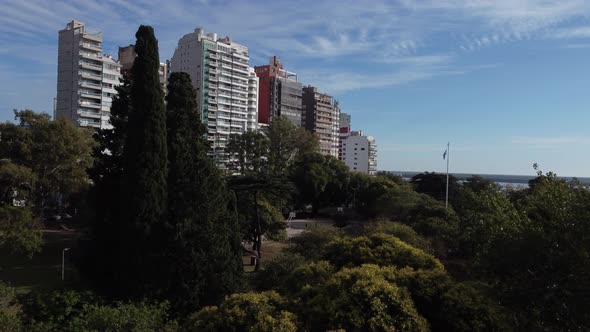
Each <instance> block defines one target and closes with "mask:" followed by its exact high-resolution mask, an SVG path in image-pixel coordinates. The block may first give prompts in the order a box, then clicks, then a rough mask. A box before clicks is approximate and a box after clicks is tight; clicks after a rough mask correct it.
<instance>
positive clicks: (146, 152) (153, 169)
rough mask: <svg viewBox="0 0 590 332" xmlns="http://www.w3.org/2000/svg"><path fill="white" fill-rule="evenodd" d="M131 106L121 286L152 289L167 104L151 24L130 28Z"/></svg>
mask: <svg viewBox="0 0 590 332" xmlns="http://www.w3.org/2000/svg"><path fill="white" fill-rule="evenodd" d="M135 37H136V38H137V41H136V43H135V52H136V53H137V57H136V58H135V62H134V63H133V68H132V76H133V82H132V84H131V98H130V101H131V110H130V112H129V122H128V131H127V136H126V139H125V146H124V150H123V165H124V178H123V181H122V190H121V192H122V193H123V194H124V196H123V201H124V203H125V205H124V211H123V216H122V217H123V218H122V223H121V228H120V229H119V230H113V231H123V233H124V234H126V235H127V239H125V240H126V241H127V242H126V243H125V244H123V245H122V252H121V253H120V255H119V257H120V259H121V261H120V263H121V266H120V275H119V276H120V286H121V287H122V288H121V289H122V290H127V291H129V292H130V295H135V296H145V295H152V294H153V295H155V294H158V292H159V291H161V290H162V288H161V285H162V282H163V279H164V278H165V276H163V275H162V271H163V269H162V268H163V265H164V264H165V258H164V252H163V251H164V248H165V247H164V246H165V241H164V238H165V234H166V230H167V223H166V203H167V189H166V187H167V180H166V179H167V174H168V169H167V146H166V109H165V105H164V96H163V92H162V87H161V86H160V78H159V74H158V70H159V66H160V60H159V55H158V41H157V40H156V37H155V35H154V30H153V28H152V27H150V26H143V25H142V26H140V27H139V29H138V30H137V33H136V34H135Z"/></svg>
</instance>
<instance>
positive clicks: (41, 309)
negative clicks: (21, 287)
mask: <svg viewBox="0 0 590 332" xmlns="http://www.w3.org/2000/svg"><path fill="white" fill-rule="evenodd" d="M18 303H19V305H20V307H21V311H20V318H21V320H22V322H23V324H24V325H25V326H27V328H28V330H33V331H34V330H35V329H34V328H37V329H38V330H40V331H59V330H61V329H63V328H64V327H66V326H68V325H69V323H70V322H71V321H72V320H73V319H74V318H76V317H79V316H81V315H83V314H84V312H85V310H86V307H87V306H89V305H94V304H100V303H102V300H101V299H100V298H99V297H98V296H96V294H94V293H93V292H90V291H75V290H34V291H32V292H30V293H24V294H22V295H20V297H19V299H18Z"/></svg>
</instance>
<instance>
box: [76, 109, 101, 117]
mask: <svg viewBox="0 0 590 332" xmlns="http://www.w3.org/2000/svg"><path fill="white" fill-rule="evenodd" d="M78 115H79V116H81V117H86V118H93V119H100V118H101V115H100V113H95V112H88V111H81V110H78Z"/></svg>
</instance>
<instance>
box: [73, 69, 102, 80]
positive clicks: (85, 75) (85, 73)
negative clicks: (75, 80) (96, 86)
mask: <svg viewBox="0 0 590 332" xmlns="http://www.w3.org/2000/svg"><path fill="white" fill-rule="evenodd" d="M79 74H80V76H82V77H83V78H89V79H91V80H98V81H100V80H102V75H100V74H95V73H92V72H89V71H80V72H79Z"/></svg>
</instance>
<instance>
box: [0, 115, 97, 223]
mask: <svg viewBox="0 0 590 332" xmlns="http://www.w3.org/2000/svg"><path fill="white" fill-rule="evenodd" d="M14 114H15V119H17V120H18V124H12V123H4V124H1V125H0V132H1V133H2V140H1V141H0V153H1V154H2V155H0V158H1V159H8V160H10V161H11V162H12V163H14V164H16V165H18V166H21V167H27V168H28V169H30V171H31V172H32V174H33V175H34V178H35V179H36V181H35V182H34V188H33V189H32V191H31V194H32V201H33V202H32V204H29V205H30V206H31V207H32V209H33V212H34V214H35V215H36V216H40V217H44V216H46V215H47V214H48V213H49V212H50V210H55V209H63V208H68V206H69V204H70V201H69V199H70V196H71V195H73V194H75V193H77V192H80V191H81V190H85V189H86V188H87V186H88V184H89V181H88V175H87V173H86V170H87V168H88V167H90V166H91V164H92V159H91V155H90V150H91V148H92V142H91V137H90V132H89V131H87V130H84V129H79V128H76V127H75V126H74V125H73V124H72V123H71V121H68V120H66V119H63V118H59V119H57V120H55V121H51V118H50V117H49V115H47V114H37V113H34V112H33V111H31V110H23V111H17V110H15V111H14Z"/></svg>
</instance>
